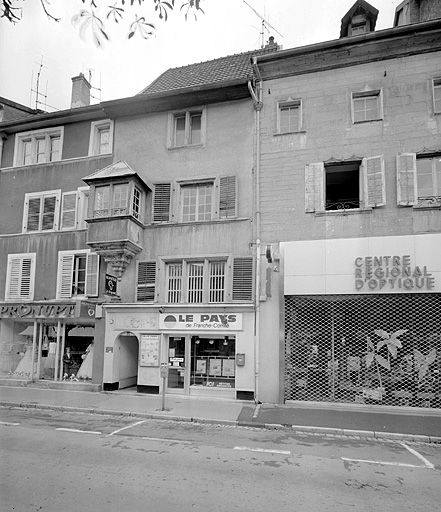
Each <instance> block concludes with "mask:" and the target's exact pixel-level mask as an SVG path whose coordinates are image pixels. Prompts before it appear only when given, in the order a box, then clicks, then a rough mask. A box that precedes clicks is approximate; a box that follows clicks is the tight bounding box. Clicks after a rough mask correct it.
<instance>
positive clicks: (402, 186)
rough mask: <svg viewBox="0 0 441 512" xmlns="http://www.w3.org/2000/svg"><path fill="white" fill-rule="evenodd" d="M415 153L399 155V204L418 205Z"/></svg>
mask: <svg viewBox="0 0 441 512" xmlns="http://www.w3.org/2000/svg"><path fill="white" fill-rule="evenodd" d="M417 190H418V187H417V169H416V154H415V153H398V154H397V204H399V205H400V206H411V205H414V204H417V203H418V193H417Z"/></svg>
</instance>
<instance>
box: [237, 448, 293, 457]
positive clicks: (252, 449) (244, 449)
mask: <svg viewBox="0 0 441 512" xmlns="http://www.w3.org/2000/svg"><path fill="white" fill-rule="evenodd" d="M233 450H241V451H248V452H259V453H278V454H280V455H291V452H290V451H289V450H269V449H265V448H250V447H248V446H235V447H234V448H233Z"/></svg>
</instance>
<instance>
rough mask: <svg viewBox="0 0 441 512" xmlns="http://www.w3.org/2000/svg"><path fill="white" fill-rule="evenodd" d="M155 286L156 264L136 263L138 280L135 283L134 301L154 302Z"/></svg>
mask: <svg viewBox="0 0 441 512" xmlns="http://www.w3.org/2000/svg"><path fill="white" fill-rule="evenodd" d="M155 284H156V262H154V261H140V262H138V280H137V283H136V300H137V301H138V302H154V300H155V292H156V290H155Z"/></svg>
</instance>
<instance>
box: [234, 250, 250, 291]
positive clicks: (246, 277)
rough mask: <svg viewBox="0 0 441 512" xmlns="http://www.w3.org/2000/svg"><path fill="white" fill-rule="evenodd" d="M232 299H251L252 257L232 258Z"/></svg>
mask: <svg viewBox="0 0 441 512" xmlns="http://www.w3.org/2000/svg"><path fill="white" fill-rule="evenodd" d="M232 299H233V300H238V301H250V300H253V258H250V257H245V258H234V260H233V283H232Z"/></svg>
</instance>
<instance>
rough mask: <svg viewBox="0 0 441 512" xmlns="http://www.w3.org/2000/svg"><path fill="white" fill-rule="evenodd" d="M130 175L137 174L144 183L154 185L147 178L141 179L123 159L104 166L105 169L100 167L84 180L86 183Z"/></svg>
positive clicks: (149, 185) (150, 186)
mask: <svg viewBox="0 0 441 512" xmlns="http://www.w3.org/2000/svg"><path fill="white" fill-rule="evenodd" d="M128 176H137V177H138V178H139V179H140V180H141V181H143V182H144V184H145V185H146V186H147V187H149V188H151V189H152V185H151V184H150V183H148V182H147V181H146V180H145V179H141V178H140V176H139V175H138V173H137V172H136V171H134V170H133V169H132V168H131V167H130V165H129V164H127V163H126V162H124V161H123V160H119V161H118V162H114V163H113V164H110V165H108V166H107V167H104V168H103V169H99V170H98V171H95V172H94V173H92V174H89V176H86V177H85V178H83V181H85V182H86V183H89V182H92V181H95V180H102V179H106V178H122V177H123V178H125V177H128Z"/></svg>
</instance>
